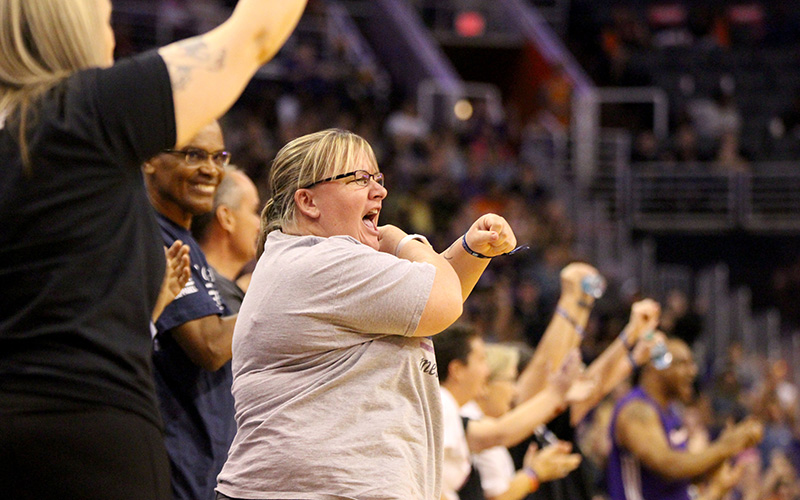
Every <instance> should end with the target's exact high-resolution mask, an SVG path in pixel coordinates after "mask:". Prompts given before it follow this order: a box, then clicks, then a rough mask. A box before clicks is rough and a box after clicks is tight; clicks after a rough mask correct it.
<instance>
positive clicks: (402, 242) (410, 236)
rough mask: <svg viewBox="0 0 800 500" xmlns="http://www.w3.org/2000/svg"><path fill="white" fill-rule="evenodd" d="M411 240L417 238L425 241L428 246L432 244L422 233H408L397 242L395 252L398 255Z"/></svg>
mask: <svg viewBox="0 0 800 500" xmlns="http://www.w3.org/2000/svg"><path fill="white" fill-rule="evenodd" d="M411 240H417V241H420V242H422V243H425V244H426V245H428V246H431V244H430V243H428V238H426V237H424V236H422V235H421V234H407V235H405V236H403V239H401V240H400V242H399V243H398V244H397V248H395V249H394V254H395V255H398V254H399V253H400V250H401V249H402V248H403V246H404V245H405V244H406V243H408V242H409V241H411Z"/></svg>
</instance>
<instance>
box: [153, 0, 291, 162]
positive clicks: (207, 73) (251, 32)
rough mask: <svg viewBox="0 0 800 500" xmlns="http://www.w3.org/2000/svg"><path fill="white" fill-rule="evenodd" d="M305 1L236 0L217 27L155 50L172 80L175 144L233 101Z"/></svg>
mask: <svg viewBox="0 0 800 500" xmlns="http://www.w3.org/2000/svg"><path fill="white" fill-rule="evenodd" d="M305 5H306V0H239V3H238V4H237V5H236V8H235V9H234V11H233V14H232V15H231V17H230V18H229V19H228V20H227V21H225V22H224V23H223V24H221V25H220V26H218V27H217V28H215V29H213V30H212V31H210V32H208V33H205V34H203V35H199V36H196V37H193V38H188V39H186V40H182V41H179V42H175V43H172V44H170V45H167V46H165V47H162V48H161V49H160V50H159V54H160V55H161V57H162V58H163V59H164V62H165V63H166V65H167V68H168V70H169V74H170V79H171V80H172V94H173V99H174V103H175V126H176V130H177V145H178V146H181V145H183V144H185V143H186V142H187V141H189V140H190V139H191V138H192V137H194V136H195V134H196V133H197V132H198V131H199V130H200V129H201V128H202V127H203V126H205V125H207V124H208V123H209V122H210V121H211V120H214V119H216V118H219V117H220V116H222V115H223V114H224V113H225V112H226V111H227V110H228V108H230V107H231V106H232V105H233V103H234V102H236V100H237V99H238V98H239V96H240V95H241V93H242V91H243V90H244V88H245V86H246V85H247V83H248V82H249V81H250V79H251V78H252V77H253V75H254V74H255V72H256V71H257V70H258V68H260V67H261V66H262V65H263V64H265V63H266V62H267V61H269V60H270V59H272V57H273V56H274V55H275V54H276V53H277V52H278V50H279V49H280V48H281V47H282V46H283V44H284V43H285V42H286V40H287V39H288V38H289V35H290V34H291V33H292V31H294V28H295V26H297V23H298V21H299V20H300V16H301V15H302V13H303V10H304V9H305Z"/></svg>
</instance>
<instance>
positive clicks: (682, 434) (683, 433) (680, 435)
mask: <svg viewBox="0 0 800 500" xmlns="http://www.w3.org/2000/svg"><path fill="white" fill-rule="evenodd" d="M688 440H689V430H688V429H686V428H685V427H681V428H680V429H673V430H671V431H670V432H669V442H670V444H672V446H680V445H682V444H684V443H685V442H686V441H688Z"/></svg>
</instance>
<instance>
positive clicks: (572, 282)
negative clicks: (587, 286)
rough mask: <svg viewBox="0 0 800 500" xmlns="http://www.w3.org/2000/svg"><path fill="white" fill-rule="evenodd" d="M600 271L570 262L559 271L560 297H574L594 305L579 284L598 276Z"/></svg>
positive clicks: (592, 299)
mask: <svg viewBox="0 0 800 500" xmlns="http://www.w3.org/2000/svg"><path fill="white" fill-rule="evenodd" d="M599 275H600V271H598V270H597V269H596V268H595V267H593V266H591V265H589V264H586V263H584V262H572V263H570V264H567V265H566V266H565V267H564V269H562V270H561V296H562V297H567V296H569V297H575V299H576V300H579V301H582V302H584V303H587V304H592V303H594V300H595V298H594V297H593V296H591V295H589V294H587V293H586V292H584V290H583V287H582V286H581V283H582V282H583V280H584V279H586V278H587V277H589V276H599Z"/></svg>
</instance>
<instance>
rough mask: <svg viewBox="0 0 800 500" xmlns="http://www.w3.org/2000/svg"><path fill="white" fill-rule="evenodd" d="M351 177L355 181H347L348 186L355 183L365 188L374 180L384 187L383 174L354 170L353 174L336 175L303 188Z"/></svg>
mask: <svg viewBox="0 0 800 500" xmlns="http://www.w3.org/2000/svg"><path fill="white" fill-rule="evenodd" d="M350 176H352V177H353V180H351V181H347V183H348V184H349V183H351V182H353V183H355V184H356V185H358V186H361V187H364V186H366V185H368V184H369V181H371V180H374V181H375V182H377V183H378V184H380V185H381V186H383V174H382V173H381V172H377V173H374V174H371V173H369V172H367V171H366V170H354V171H353V172H347V173H346V174H339V175H334V176H333V177H328V178H325V179H322V180H319V181H316V182H312V183H311V184H309V185H307V186H303V189H308V188H310V187H313V186H316V185H317V184H322V183H323V182H330V181H335V180H339V179H344V178H345V177H350Z"/></svg>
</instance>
